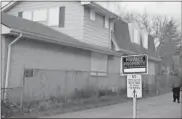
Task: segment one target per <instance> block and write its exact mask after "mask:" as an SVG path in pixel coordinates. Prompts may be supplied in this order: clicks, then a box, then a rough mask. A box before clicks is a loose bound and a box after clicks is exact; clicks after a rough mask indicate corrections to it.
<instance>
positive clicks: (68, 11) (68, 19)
mask: <svg viewBox="0 0 182 119" xmlns="http://www.w3.org/2000/svg"><path fill="white" fill-rule="evenodd" d="M62 6H65V26H64V27H57V26H53V27H52V28H53V29H55V30H57V31H60V32H62V33H65V34H67V35H69V36H71V37H74V38H76V39H78V40H83V15H84V8H83V6H81V4H80V2H20V3H19V4H17V5H16V6H15V7H13V8H12V9H11V10H9V11H7V13H8V14H11V15H15V16H18V12H21V11H29V10H30V11H33V10H37V9H41V8H50V7H62ZM41 23H42V24H44V25H47V23H45V22H41Z"/></svg>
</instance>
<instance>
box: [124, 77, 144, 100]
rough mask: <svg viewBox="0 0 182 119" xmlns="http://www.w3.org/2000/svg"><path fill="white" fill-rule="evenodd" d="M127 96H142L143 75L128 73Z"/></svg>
mask: <svg viewBox="0 0 182 119" xmlns="http://www.w3.org/2000/svg"><path fill="white" fill-rule="evenodd" d="M127 97H128V98H134V97H136V98H142V77H141V75H136V74H131V75H127Z"/></svg>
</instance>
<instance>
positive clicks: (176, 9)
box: [100, 2, 182, 29]
mask: <svg viewBox="0 0 182 119" xmlns="http://www.w3.org/2000/svg"><path fill="white" fill-rule="evenodd" d="M100 4H102V5H103V6H104V7H106V8H109V9H110V10H112V11H113V12H115V13H117V12H118V9H117V6H118V5H119V6H120V8H121V10H122V11H123V12H130V13H132V12H134V13H144V12H147V13H149V14H151V15H167V16H169V17H173V18H174V19H176V20H177V22H178V23H179V24H180V29H181V16H182V13H181V11H182V9H181V6H182V5H181V2H100Z"/></svg>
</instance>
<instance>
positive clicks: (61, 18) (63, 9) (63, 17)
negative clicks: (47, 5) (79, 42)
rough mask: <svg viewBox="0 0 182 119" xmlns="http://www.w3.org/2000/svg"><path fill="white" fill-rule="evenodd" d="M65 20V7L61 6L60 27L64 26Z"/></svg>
mask: <svg viewBox="0 0 182 119" xmlns="http://www.w3.org/2000/svg"><path fill="white" fill-rule="evenodd" d="M64 21H65V7H60V8H59V27H64Z"/></svg>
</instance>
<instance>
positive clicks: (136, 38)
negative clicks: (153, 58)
mask: <svg viewBox="0 0 182 119" xmlns="http://www.w3.org/2000/svg"><path fill="white" fill-rule="evenodd" d="M134 43H136V44H139V45H140V43H141V42H140V35H139V31H138V29H134Z"/></svg>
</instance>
